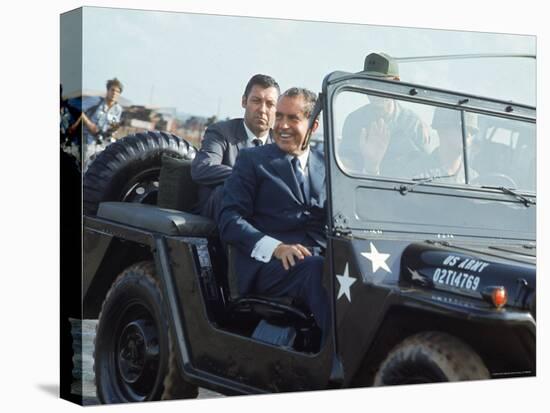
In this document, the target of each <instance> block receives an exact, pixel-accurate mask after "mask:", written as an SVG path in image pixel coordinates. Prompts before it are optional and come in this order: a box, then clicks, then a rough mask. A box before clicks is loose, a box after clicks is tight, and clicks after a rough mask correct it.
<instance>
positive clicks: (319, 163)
mask: <svg viewBox="0 0 550 413" xmlns="http://www.w3.org/2000/svg"><path fill="white" fill-rule="evenodd" d="M308 169H309V170H308V172H309V182H310V197H311V198H312V199H316V200H317V201H318V202H319V204H322V203H323V197H324V196H326V194H325V165H324V160H323V159H322V155H321V154H320V153H319V152H317V151H313V150H312V151H310V153H309V160H308Z"/></svg>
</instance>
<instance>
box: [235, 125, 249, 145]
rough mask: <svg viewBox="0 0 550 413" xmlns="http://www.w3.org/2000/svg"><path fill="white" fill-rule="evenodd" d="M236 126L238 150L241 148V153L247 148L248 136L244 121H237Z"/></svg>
mask: <svg viewBox="0 0 550 413" xmlns="http://www.w3.org/2000/svg"><path fill="white" fill-rule="evenodd" d="M237 120H238V122H236V125H235V139H236V140H237V148H239V151H240V150H241V149H242V148H246V147H247V140H248V135H247V134H246V130H245V129H244V120H243V119H236V121H237Z"/></svg>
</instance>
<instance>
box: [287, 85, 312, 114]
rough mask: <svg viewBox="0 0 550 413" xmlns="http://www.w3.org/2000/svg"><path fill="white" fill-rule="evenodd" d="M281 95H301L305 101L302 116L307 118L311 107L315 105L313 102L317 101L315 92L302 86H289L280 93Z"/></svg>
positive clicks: (290, 96) (291, 96)
mask: <svg viewBox="0 0 550 413" xmlns="http://www.w3.org/2000/svg"><path fill="white" fill-rule="evenodd" d="M283 96H286V97H289V98H293V97H296V96H302V97H303V98H304V101H305V103H306V104H305V106H304V116H305V117H306V118H309V115H311V112H313V107H314V106H315V102H317V94H316V93H314V92H312V91H311V90H309V89H306V88H304V87H291V88H290V89H288V90H287V91H285V92H284V93H283V94H282V95H281V97H283Z"/></svg>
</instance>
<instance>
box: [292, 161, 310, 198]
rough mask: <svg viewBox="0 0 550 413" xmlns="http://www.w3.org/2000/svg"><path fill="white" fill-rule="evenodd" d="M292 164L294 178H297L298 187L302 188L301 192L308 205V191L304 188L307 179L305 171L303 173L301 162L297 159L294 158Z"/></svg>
mask: <svg viewBox="0 0 550 413" xmlns="http://www.w3.org/2000/svg"><path fill="white" fill-rule="evenodd" d="M291 163H292V169H293V170H294V176H296V181H297V182H298V186H299V187H300V191H301V192H302V198H303V199H304V202H305V203H306V204H307V203H308V200H307V199H306V191H305V188H304V185H305V178H306V177H305V176H304V171H302V168H301V167H300V160H299V159H298V158H297V157H294V158H292V161H291Z"/></svg>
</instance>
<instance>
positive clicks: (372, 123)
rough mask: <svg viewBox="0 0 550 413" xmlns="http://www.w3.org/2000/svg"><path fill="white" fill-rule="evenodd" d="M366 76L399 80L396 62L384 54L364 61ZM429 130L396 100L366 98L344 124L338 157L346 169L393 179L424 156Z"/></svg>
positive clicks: (370, 55)
mask: <svg viewBox="0 0 550 413" xmlns="http://www.w3.org/2000/svg"><path fill="white" fill-rule="evenodd" d="M364 73H366V74H368V75H369V76H372V77H377V78H382V79H388V80H394V81H399V80H400V78H399V68H398V65H397V62H396V61H395V60H394V59H392V58H391V57H390V56H389V55H387V54H385V53H371V54H369V55H368V56H367V57H366V59H365V72H364ZM429 140H430V135H429V127H428V126H427V125H426V124H424V122H422V120H421V119H420V118H419V117H418V115H417V114H416V113H414V112H413V111H411V110H410V109H407V108H405V107H403V106H402V105H401V104H400V103H399V102H398V101H396V100H394V99H390V98H385V97H378V96H371V95H369V103H368V104H367V105H364V106H362V107H360V108H359V109H357V110H355V111H354V112H352V113H350V114H349V115H348V116H347V118H346V119H345V121H344V126H343V130H342V142H341V144H340V147H339V150H338V154H339V156H340V158H341V159H342V162H343V164H344V166H345V167H346V168H349V169H350V170H352V171H356V172H359V173H368V174H370V175H380V174H382V175H390V176H396V175H395V174H396V173H399V167H400V166H401V167H402V165H403V164H405V163H407V162H408V161H409V160H410V159H411V158H414V157H415V156H418V154H419V153H420V154H422V153H426V145H427V144H428V143H429Z"/></svg>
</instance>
